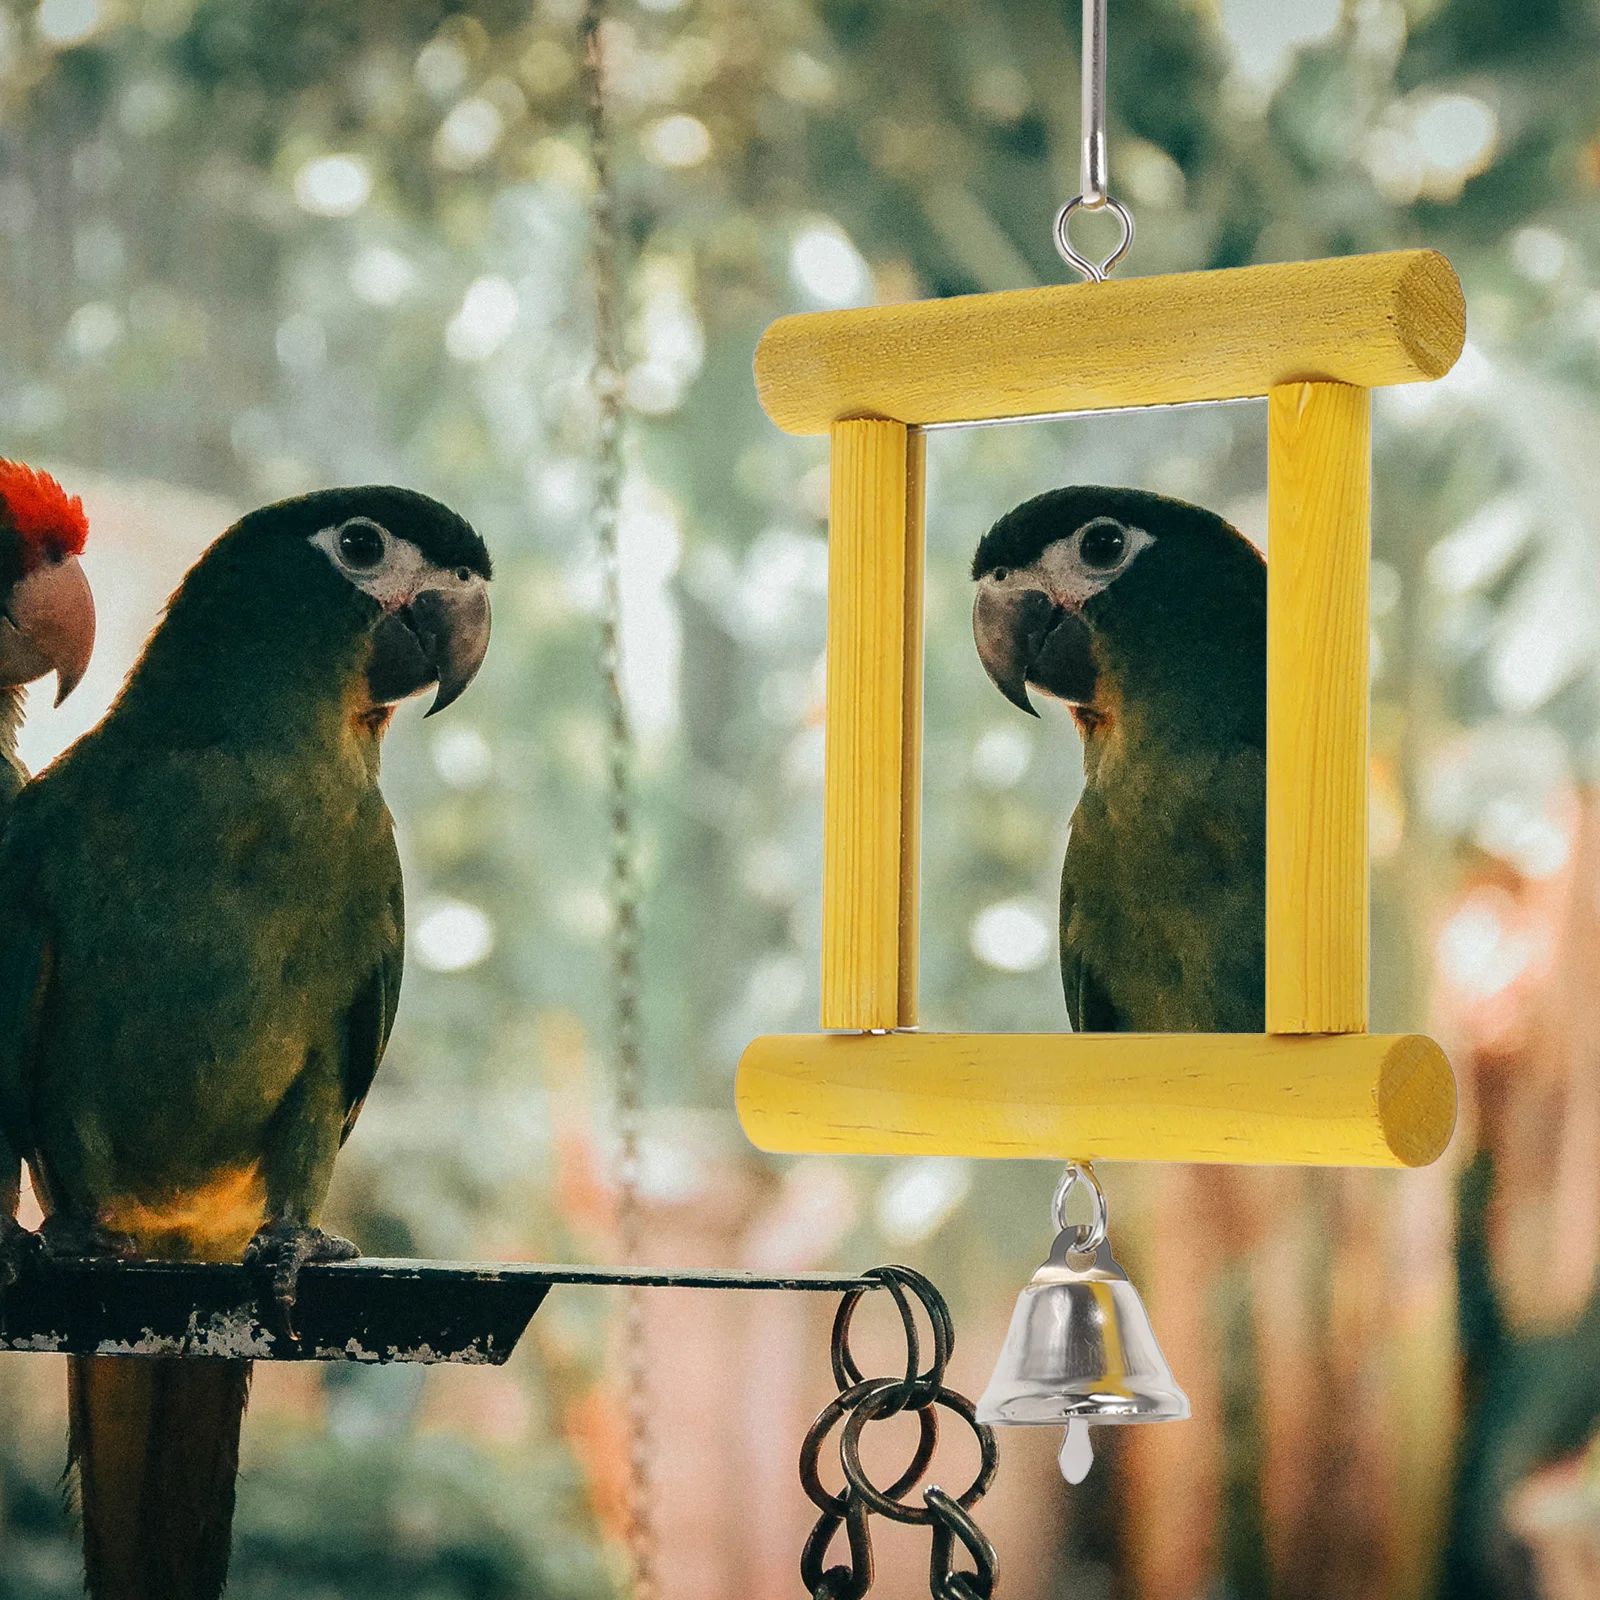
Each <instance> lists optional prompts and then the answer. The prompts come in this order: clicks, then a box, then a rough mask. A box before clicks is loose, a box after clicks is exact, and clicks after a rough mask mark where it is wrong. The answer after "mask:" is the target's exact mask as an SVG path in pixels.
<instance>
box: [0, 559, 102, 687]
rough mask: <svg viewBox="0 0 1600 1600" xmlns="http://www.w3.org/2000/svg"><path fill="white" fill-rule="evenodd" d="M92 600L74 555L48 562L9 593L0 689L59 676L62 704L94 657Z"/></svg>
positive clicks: (0, 628) (0, 639)
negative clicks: (48, 676)
mask: <svg viewBox="0 0 1600 1600" xmlns="http://www.w3.org/2000/svg"><path fill="white" fill-rule="evenodd" d="M94 626H95V615H94V595H93V594H92V593H91V591H90V589H89V580H88V578H87V577H85V576H84V571H83V568H82V567H81V566H80V565H79V563H78V558H77V557H76V556H66V557H63V559H61V560H60V561H45V562H42V563H41V564H40V565H39V566H37V567H35V568H34V569H33V571H32V572H30V573H28V574H27V576H26V577H24V578H23V579H22V580H21V581H20V582H19V583H18V584H17V585H16V587H15V588H14V589H12V591H11V598H10V601H9V603H8V604H7V605H6V607H5V609H4V611H3V612H0V684H21V683H32V682H34V680H35V679H38V678H42V677H44V676H45V674H46V673H49V672H53V673H55V675H56V699H55V703H56V704H57V705H60V704H61V702H62V701H63V700H65V699H66V698H67V696H68V695H69V694H71V693H72V691H73V690H74V689H76V688H77V687H78V685H79V684H80V683H81V682H82V681H83V675H84V673H85V672H86V671H88V668H89V658H90V657H91V656H92V655H93V654H94Z"/></svg>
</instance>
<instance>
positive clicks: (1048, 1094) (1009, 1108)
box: [738, 1033, 1456, 1167]
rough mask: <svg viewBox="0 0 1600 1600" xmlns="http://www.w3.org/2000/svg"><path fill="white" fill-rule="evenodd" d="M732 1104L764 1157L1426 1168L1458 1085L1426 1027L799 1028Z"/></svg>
mask: <svg viewBox="0 0 1600 1600" xmlns="http://www.w3.org/2000/svg"><path fill="white" fill-rule="evenodd" d="M738 1103H739V1117H740V1121H741V1122H742V1123H743V1124H744V1130H745V1132H746V1134H748V1135H749V1137H750V1139H751V1140H752V1141H753V1142H754V1143H755V1144H756V1145H758V1146H759V1147H760V1148H761V1149H763V1150H774V1151H837V1152H840V1153H853V1154H861V1155H947V1156H1035V1157H1048V1158H1050V1159H1052V1160H1066V1159H1072V1158H1077V1159H1088V1158H1098V1159H1104V1160H1120V1161H1207V1162H1219V1161H1220V1162H1235V1163H1255V1164H1291V1163H1292V1164H1297V1165H1312V1166H1322V1165H1327V1166H1353V1167H1416V1166H1424V1165H1426V1164H1427V1163H1428V1162H1430V1161H1433V1160H1435V1159H1436V1158H1437V1157H1438V1156H1439V1155H1440V1154H1441V1153H1442V1152H1443V1150H1444V1148H1445V1146H1446V1145H1447V1144H1448V1143H1449V1142H1450V1133H1451V1130H1452V1129H1453V1127H1454V1126H1455V1115H1456V1089H1455V1079H1454V1078H1453V1077H1452V1076H1451V1072H1450V1066H1449V1063H1448V1062H1447V1061H1446V1060H1445V1057H1444V1052H1443V1051H1441V1050H1440V1049H1439V1047H1438V1045H1436V1044H1435V1043H1434V1042H1433V1041H1432V1040H1431V1039H1427V1038H1424V1037H1422V1036H1421V1035H1417V1034H1400V1035H1379V1034H1347V1035H1343V1036H1337V1037H1323V1038H1274V1037H1272V1036H1271V1035H1266V1034H1115V1033H1101V1034H1094V1033H1088V1034H1005V1033H999V1034H961V1033H951V1034H937V1033H888V1034H876V1035H873V1034H834V1035H827V1034H822V1035H815V1034H796V1035H786V1036H773V1037H768V1038H762V1039H757V1040H755V1041H754V1042H753V1043H752V1044H751V1045H750V1046H749V1048H748V1049H747V1050H746V1051H745V1053H744V1057H743V1059H742V1060H741V1061H740V1063H739V1080H738Z"/></svg>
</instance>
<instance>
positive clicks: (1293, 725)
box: [1266, 383, 1372, 1033]
mask: <svg viewBox="0 0 1600 1600" xmlns="http://www.w3.org/2000/svg"><path fill="white" fill-rule="evenodd" d="M1371 460H1372V448H1371V394H1370V392H1369V391H1368V390H1366V389H1362V388H1356V387H1354V386H1353V385H1350V384H1344V383H1293V384H1284V385H1281V386H1279V387H1277V388H1274V389H1273V390H1272V391H1271V393H1270V395H1269V396H1268V415H1267V507H1268V510H1267V879H1266V881H1267V991H1266V994H1267V1006H1266V1013H1267V1031H1268V1032H1269V1033H1359V1032H1362V1031H1364V1030H1365V1028H1366V1026H1367V993H1368V862H1367V784H1368V774H1367V769H1368V755H1367V738H1368V735H1367V723H1368V656H1369V651H1370V643H1369V639H1370V629H1371V624H1370V621H1369V618H1368V588H1369V573H1370V570H1371V550H1372V493H1371V479H1372V466H1371Z"/></svg>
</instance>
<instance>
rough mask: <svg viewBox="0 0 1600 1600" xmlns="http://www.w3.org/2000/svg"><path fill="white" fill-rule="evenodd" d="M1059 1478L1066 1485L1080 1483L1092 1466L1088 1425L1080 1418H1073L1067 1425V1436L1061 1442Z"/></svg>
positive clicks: (1058, 1459)
mask: <svg viewBox="0 0 1600 1600" xmlns="http://www.w3.org/2000/svg"><path fill="white" fill-rule="evenodd" d="M1056 1460H1057V1461H1059V1462H1060V1463H1061V1476H1062V1477H1063V1478H1065V1479H1066V1480H1067V1482H1068V1483H1082V1482H1083V1480H1084V1479H1085V1478H1087V1477H1088V1476H1089V1468H1090V1467H1092V1466H1093V1465H1094V1446H1093V1445H1092V1444H1090V1443H1089V1424H1088V1423H1087V1422H1085V1421H1084V1420H1083V1418H1082V1417H1074V1418H1073V1419H1072V1421H1071V1422H1069V1423H1068V1424H1067V1436H1066V1438H1064V1439H1063V1440H1062V1441H1061V1454H1060V1455H1059V1456H1057V1457H1056Z"/></svg>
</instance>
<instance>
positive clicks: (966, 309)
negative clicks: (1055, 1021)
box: [738, 250, 1466, 1166]
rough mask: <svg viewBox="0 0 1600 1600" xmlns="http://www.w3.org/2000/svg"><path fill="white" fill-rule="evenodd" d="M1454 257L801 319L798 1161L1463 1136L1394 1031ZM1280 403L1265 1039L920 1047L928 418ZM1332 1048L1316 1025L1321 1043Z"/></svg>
mask: <svg viewBox="0 0 1600 1600" xmlns="http://www.w3.org/2000/svg"><path fill="white" fill-rule="evenodd" d="M1465 334H1466V315H1465V307H1464V303H1463V301H1462V296H1461V289H1460V285H1459V283H1458V282H1457V280H1456V276H1455V273H1454V272H1453V271H1452V269H1451V267H1450V264H1449V263H1448V262H1447V261H1446V260H1445V259H1444V257H1443V256H1441V255H1438V254H1437V253H1436V252H1433V251H1429V250H1407V251H1396V252H1391V253H1387V254H1383V255H1371V256H1350V257H1344V258H1342V259H1337V260H1330V261H1308V262H1295V263H1286V264H1283V265H1274V266H1259V267H1241V268H1236V269H1232V270H1228V271H1223V272H1200V273H1188V274H1184V275H1183V276H1179V277H1169V278H1143V279H1127V280H1120V281H1117V280H1114V281H1110V282H1106V283H1099V284H1079V285H1073V286H1064V287H1056V288H1045V289H1026V290H1021V291H1018V292H1015V293H1009V294H992V295H976V296H970V297H965V298H957V299H949V300H934V301H922V302H917V303H914V304H911V305H901V306H882V307H872V308H869V309H865V310H858V311H840V312H822V313H817V314H814V315H809V316H794V317H784V318H782V319H780V320H779V321H777V322H775V323H774V324H773V325H772V326H771V327H770V328H769V329H768V330H767V332H766V334H765V335H764V337H763V338H762V340H761V344H760V346H759V348H758V349H757V352H756V386H757V389H758V391H759V393H760V396H761V403H762V405H763V406H764V407H765V408H766V411H767V414H768V415H769V416H770V417H771V418H772V419H773V421H774V422H776V423H777V424H778V425H779V426H780V427H782V428H784V429H786V430H787V431H789V432H791V433H822V432H827V433H829V435H830V438H831V449H832V492H831V501H830V511H829V535H828V537H829V575H828V646H827V671H828V706H827V735H826V779H825V787H826V796H825V809H824V844H823V886H822V894H823V927H822V1026H823V1027H824V1028H825V1029H835V1030H848V1031H846V1032H844V1033H842V1034H823V1035H801V1036H795V1037H783V1038H768V1039H758V1040H756V1041H755V1042H754V1043H753V1044H752V1045H751V1046H750V1047H749V1048H748V1049H747V1050H746V1051H745V1054H744V1057H743V1059H742V1060H741V1062H740V1067H739V1080H738V1104H739V1114H740V1118H741V1120H742V1122H743V1124H744V1127H745V1131H746V1133H747V1134H748V1135H749V1136H750V1138H751V1139H752V1140H753V1141H754V1142H755V1143H756V1144H757V1145H759V1146H761V1147H762V1148H764V1149H768V1150H782V1151H817V1150H835V1151H854V1152H860V1153H876V1154H888V1153H896V1152H905V1151H918V1152H922V1153H934V1154H961V1155H1012V1156H1050V1157H1061V1158H1069V1157H1078V1158H1090V1157H1097V1156H1098V1157H1116V1158H1121V1159H1132V1160H1137V1159H1146V1160H1183V1161H1228V1162H1307V1163H1315V1164H1339V1165H1359V1166H1416V1165H1421V1164H1424V1163H1426V1162H1429V1161H1432V1160H1434V1159H1436V1158H1437V1157H1438V1156H1439V1155H1440V1154H1441V1153H1442V1151H1443V1150H1444V1148H1445V1146H1446V1145H1447V1144H1448V1142H1449V1139H1450V1134H1451V1131H1452V1129H1453V1127H1454V1123H1455V1080H1454V1078H1453V1077H1452V1075H1451V1072H1450V1068H1449V1064H1448V1063H1447V1062H1446V1060H1445V1058H1444V1055H1443V1052H1442V1051H1441V1050H1440V1049H1439V1047H1438V1046H1437V1045H1436V1044H1434V1043H1433V1041H1432V1040H1429V1039H1426V1038H1424V1037H1422V1036H1420V1035H1398V1036H1372V1035H1368V1034H1367V1032H1366V1027H1367V964H1368V953H1367V925H1368V889H1367V882H1368V865H1367V767H1368V754H1367V721H1368V673H1367V654H1368V632H1369V618H1368V600H1367V583H1368V569H1369V561H1370V545H1371V517H1370V474H1371V466H1370V461H1371V449H1370V431H1369V419H1370V405H1369V400H1370V394H1369V391H1370V390H1371V389H1372V388H1374V387H1378V386H1380V385H1384V384H1394V383H1413V382H1417V381H1422V380H1428V379H1433V378H1438V377H1441V376H1442V375H1443V374H1444V373H1446V372H1447V371H1449V369H1450V368H1451V366H1453V365H1454V363H1455V361H1456V359H1457V357H1458V356H1459V355H1460V353H1461V348H1462V345H1463V342H1464V339H1465ZM1254 395H1264V396H1266V397H1267V399H1268V424H1267V428H1268V434H1267V437H1268V492H1267V498H1268V529H1269V535H1268V546H1269V561H1268V567H1267V573H1268V577H1267V596H1268V606H1267V927H1266V950H1267V991H1266V995H1267V1007H1266V1009H1267V1032H1266V1034H1264V1035H1207V1036H1198V1037H1197V1036H1194V1035H1177V1034H1175V1035H1153V1034H1142V1035H1141V1034H1085V1035H1074V1034H1070V1033H1063V1034H1061V1035H1009V1034H921V1033H917V1032H914V1031H905V1030H914V1029H915V1028H916V1022H917V995H916V966H917V876H918V850H919V838H920V811H921V766H922V572H923V475H924V474H923V467H924V436H923V434H922V432H921V429H922V428H924V427H926V426H928V425H931V424H938V423H961V422H976V421H984V420H990V419H997V418H1015V419H1019V420H1020V419H1024V418H1030V417H1033V418H1037V417H1041V416H1048V415H1053V414H1062V413H1076V412H1088V411H1096V410H1105V409H1109V408H1126V407H1142V406H1159V405H1168V404H1174V403H1181V402H1194V401H1207V400H1227V399H1235V398H1241V397H1244V396H1254ZM1305 1035H1317V1036H1319V1037H1317V1038H1315V1039H1312V1038H1306V1037H1303V1036H1305Z"/></svg>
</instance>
